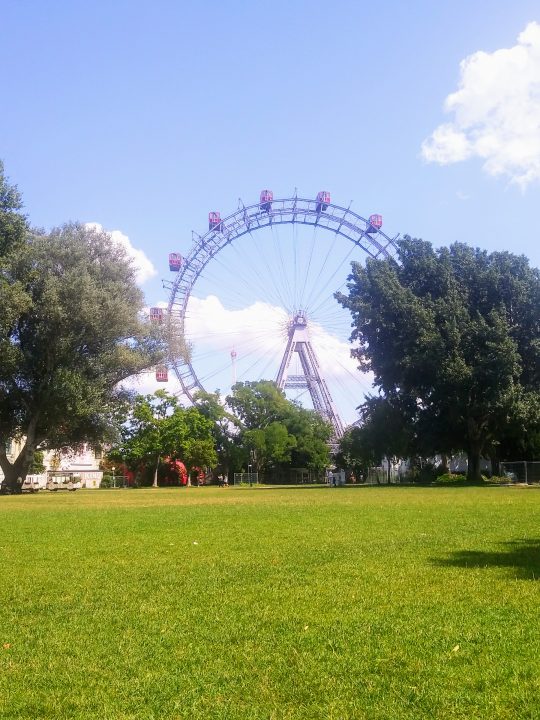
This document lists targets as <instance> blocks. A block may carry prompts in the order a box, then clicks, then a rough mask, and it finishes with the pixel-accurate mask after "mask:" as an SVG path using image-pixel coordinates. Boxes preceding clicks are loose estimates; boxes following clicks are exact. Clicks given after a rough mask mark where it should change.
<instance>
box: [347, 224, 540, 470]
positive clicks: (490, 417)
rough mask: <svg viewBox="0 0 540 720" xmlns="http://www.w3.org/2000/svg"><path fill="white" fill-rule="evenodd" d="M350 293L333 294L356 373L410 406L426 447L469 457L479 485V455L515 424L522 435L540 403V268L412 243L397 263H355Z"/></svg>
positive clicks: (500, 256) (464, 249) (505, 256)
mask: <svg viewBox="0 0 540 720" xmlns="http://www.w3.org/2000/svg"><path fill="white" fill-rule="evenodd" d="M348 290H349V294H348V295H344V294H341V293H338V294H337V297H338V300H339V301H340V302H341V303H342V305H344V306H345V307H346V308H348V309H349V310H350V311H351V313H352V317H353V328H354V330H353V334H352V337H351V339H352V340H353V341H354V342H355V343H356V349H355V350H354V351H353V353H354V355H355V356H356V358H357V359H358V361H359V365H360V367H361V368H362V369H364V370H371V371H372V372H373V373H374V376H375V384H376V385H377V386H378V387H379V388H380V390H381V391H382V393H383V394H384V395H385V396H386V398H387V400H388V401H389V402H390V403H391V404H394V405H396V404H397V405H399V406H400V407H402V408H403V407H408V408H409V412H410V414H409V421H410V422H411V423H415V425H416V428H417V430H419V431H420V430H421V429H422V428H424V431H425V432H424V433H421V432H420V433H419V438H418V440H419V443H420V445H422V444H423V445H424V449H425V450H431V451H432V452H437V451H439V452H448V451H449V450H450V449H451V448H456V449H463V450H465V451H466V452H467V454H468V461H469V470H468V473H469V479H471V480H478V479H479V478H480V457H481V455H482V454H483V453H486V452H489V449H490V447H493V446H495V445H496V444H497V443H498V442H501V440H502V439H503V438H504V437H505V434H506V433H507V432H508V429H509V427H511V426H513V427H514V428H515V426H516V423H520V422H521V424H522V425H523V427H524V428H525V426H526V425H527V417H530V414H529V415H528V416H527V413H526V412H524V408H526V407H527V406H529V407H534V406H537V404H538V397H539V395H538V391H539V379H540V376H539V374H540V314H539V308H540V275H539V272H538V270H535V269H533V268H531V267H530V266H529V263H528V261H527V259H526V258H524V257H517V256H515V255H512V254H511V253H507V252H504V253H492V254H488V253H486V252H484V251H482V250H478V249H473V248H470V247H468V246H466V245H463V244H460V243H456V244H454V245H452V246H451V247H449V248H441V249H439V250H435V249H434V248H433V247H432V246H431V244H429V243H427V242H424V241H421V240H414V239H411V238H409V237H406V238H405V239H404V240H402V241H401V243H400V246H399V258H398V262H396V261H394V260H390V259H385V260H368V262H367V263H366V266H365V267H362V266H361V265H359V264H358V263H354V264H353V269H352V274H351V276H350V278H349V284H348ZM525 396H527V398H528V399H527V402H525ZM428 429H429V432H428ZM426 441H429V442H426ZM428 445H429V446H430V447H427V446H428Z"/></svg>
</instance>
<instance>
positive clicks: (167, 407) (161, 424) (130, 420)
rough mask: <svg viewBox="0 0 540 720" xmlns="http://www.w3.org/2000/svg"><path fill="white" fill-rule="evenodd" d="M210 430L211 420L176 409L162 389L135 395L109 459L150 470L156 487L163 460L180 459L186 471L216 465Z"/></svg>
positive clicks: (194, 410) (193, 410) (192, 410)
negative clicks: (119, 440)
mask: <svg viewBox="0 0 540 720" xmlns="http://www.w3.org/2000/svg"><path fill="white" fill-rule="evenodd" d="M212 431H213V423H212V421H211V420H209V419H208V418H206V417H205V416H204V415H203V414H202V413H201V412H200V411H199V410H198V409H197V408H196V407H190V408H184V407H181V406H179V405H178V401H177V399H176V398H175V397H174V396H172V395H169V394H168V393H167V392H165V391H164V390H158V391H157V392H156V393H154V395H138V396H137V397H136V398H135V400H134V403H133V406H132V408H131V410H130V412H129V414H128V417H127V418H126V421H125V422H124V424H123V426H122V431H121V432H122V440H121V442H120V443H118V444H117V445H116V446H114V447H113V448H112V449H111V451H110V452H109V457H110V458H111V459H114V460H119V461H121V462H124V463H127V464H128V465H130V466H131V467H138V466H141V465H143V466H145V467H150V468H151V469H152V473H153V486H154V487H157V486H158V471H159V467H160V465H161V463H162V462H163V461H164V460H165V459H168V460H181V461H182V462H183V463H184V465H185V467H186V469H187V470H188V471H189V470H192V469H194V468H202V467H206V466H211V467H213V466H214V465H215V464H216V463H217V454H216V449H215V442H214V437H213V432H212Z"/></svg>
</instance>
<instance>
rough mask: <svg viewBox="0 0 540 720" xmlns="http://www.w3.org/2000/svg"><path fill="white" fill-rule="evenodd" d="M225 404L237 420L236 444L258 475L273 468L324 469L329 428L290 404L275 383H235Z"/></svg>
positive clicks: (306, 411)
mask: <svg viewBox="0 0 540 720" xmlns="http://www.w3.org/2000/svg"><path fill="white" fill-rule="evenodd" d="M227 404H228V405H229V406H230V407H231V409H232V410H233V411H234V413H235V415H236V417H237V418H238V419H239V420H240V423H241V426H240V429H239V433H238V441H239V443H240V445H241V446H242V447H244V449H245V451H247V453H248V455H247V456H246V464H247V463H248V462H249V460H247V457H249V458H251V459H252V463H253V465H254V466H255V468H256V470H257V471H258V472H264V471H266V470H268V469H269V468H272V467H303V468H307V469H310V470H318V471H320V470H323V469H324V468H325V467H327V466H328V464H329V459H330V458H329V446H328V442H329V440H330V438H331V436H332V428H331V426H330V425H329V424H328V423H326V422H325V421H324V420H323V419H322V418H321V417H320V415H318V413H316V412H314V411H312V410H306V409H305V408H302V407H299V406H298V405H296V404H295V403H292V402H290V401H289V400H288V399H287V398H286V397H285V394H284V393H283V392H282V391H281V390H279V388H278V387H277V385H276V384H275V383H274V382H271V381H269V380H261V381H259V382H246V383H237V384H236V385H235V386H234V388H233V392H232V395H230V396H228V397H227Z"/></svg>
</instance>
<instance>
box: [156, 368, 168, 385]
mask: <svg viewBox="0 0 540 720" xmlns="http://www.w3.org/2000/svg"><path fill="white" fill-rule="evenodd" d="M168 379H169V371H168V370H167V368H166V367H165V365H160V366H159V367H157V368H156V380H157V382H167V381H168Z"/></svg>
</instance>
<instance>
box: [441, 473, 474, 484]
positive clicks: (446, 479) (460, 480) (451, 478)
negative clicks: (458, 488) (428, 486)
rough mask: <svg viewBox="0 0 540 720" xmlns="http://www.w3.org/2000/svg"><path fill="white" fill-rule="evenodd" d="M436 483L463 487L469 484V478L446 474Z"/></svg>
mask: <svg viewBox="0 0 540 720" xmlns="http://www.w3.org/2000/svg"><path fill="white" fill-rule="evenodd" d="M435 482H436V484H437V485H463V484H465V483H466V482H467V477H466V476H465V475H461V474H459V473H444V474H443V475H438V476H437V478H436V480H435Z"/></svg>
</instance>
